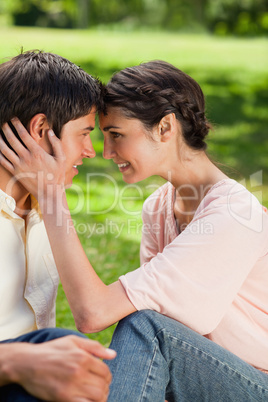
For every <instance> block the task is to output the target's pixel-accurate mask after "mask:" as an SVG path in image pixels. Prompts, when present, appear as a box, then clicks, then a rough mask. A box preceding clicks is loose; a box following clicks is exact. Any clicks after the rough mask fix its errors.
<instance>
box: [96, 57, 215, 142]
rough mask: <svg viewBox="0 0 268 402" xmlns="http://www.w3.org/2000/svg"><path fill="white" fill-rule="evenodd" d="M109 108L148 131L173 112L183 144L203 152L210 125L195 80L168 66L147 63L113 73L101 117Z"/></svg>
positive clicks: (161, 62)
mask: <svg viewBox="0 0 268 402" xmlns="http://www.w3.org/2000/svg"><path fill="white" fill-rule="evenodd" d="M109 107H120V109H121V110H122V112H123V114H124V115H125V116H126V117H129V118H136V119H139V120H140V121H141V122H142V123H143V124H144V126H145V127H146V128H147V129H149V130H150V129H152V128H153V127H154V126H155V125H156V124H158V123H159V122H160V120H161V119H162V118H163V117H164V116H166V115H168V114H169V113H174V114H175V115H176V118H177V120H178V121H179V122H180V124H181V127H182V131H183V136H184V139H185V141H186V143H187V144H188V145H189V146H190V147H192V148H194V149H206V143H205V141H204V139H205V137H206V135H207V134H208V132H209V130H210V128H211V125H210V124H209V122H208V121H207V119H206V116H205V100H204V94H203V92H202V90H201V88H200V86H199V85H198V84H197V82H196V81H195V80H193V79H192V78H191V77H190V76H189V75H187V74H185V73H184V72H182V71H181V70H179V69H177V68H176V67H174V66H173V65H171V64H169V63H166V62H164V61H161V60H156V61H150V62H148V63H142V64H140V65H139V66H134V67H128V68H125V69H124V70H122V71H119V72H118V73H116V74H114V75H113V77H112V78H111V80H110V81H109V83H108V84H107V86H106V90H105V95H104V109H103V112H104V114H105V113H107V108H109Z"/></svg>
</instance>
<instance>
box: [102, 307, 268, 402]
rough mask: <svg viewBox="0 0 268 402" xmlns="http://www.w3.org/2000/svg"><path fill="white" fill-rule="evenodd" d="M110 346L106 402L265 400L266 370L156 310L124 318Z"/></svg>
mask: <svg viewBox="0 0 268 402" xmlns="http://www.w3.org/2000/svg"><path fill="white" fill-rule="evenodd" d="M110 347H111V348H112V349H115V350H116V351H117V357H116V359H114V360H111V361H106V363H107V364H108V366H109V368H110V370H111V372H112V375H113V381H112V384H111V387H110V395H109V399H108V400H109V402H121V401H122V402H139V401H143V402H145V401H148V402H164V400H165V399H166V400H168V402H173V401H180V402H203V401H206V402H208V401H211V402H253V401H258V402H260V401H266V402H267V401H268V375H267V374H265V373H262V372H260V371H259V370H257V369H255V368H254V367H252V366H250V365H249V364H247V363H245V362H244V361H243V360H241V359H240V358H238V357H237V356H235V355H234V354H232V353H230V352H228V351H227V350H225V349H224V348H222V347H221V346H219V345H217V344H216V343H214V342H212V341H210V340H208V339H207V338H204V337H203V336H201V335H199V334H197V333H196V332H194V331H192V330H191V329H189V328H187V327H186V326H184V325H183V324H181V323H179V322H177V321H175V320H172V319H171V318H168V317H165V316H164V315H161V314H159V313H156V312H154V311H150V310H143V311H139V312H136V313H134V314H131V315H130V316H128V317H126V318H124V319H123V320H122V321H121V322H120V323H119V324H118V326H117V329H116V331H115V333H114V336H113V339H112V343H111V346H110Z"/></svg>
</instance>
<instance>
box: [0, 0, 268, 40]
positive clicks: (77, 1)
mask: <svg viewBox="0 0 268 402" xmlns="http://www.w3.org/2000/svg"><path fill="white" fill-rule="evenodd" d="M1 12H2V13H8V14H10V15H12V17H13V20H14V23H15V24H17V25H39V26H52V27H61V28H74V27H78V28H81V29H84V28H88V27H91V26H96V25H100V24H101V25H109V24H116V25H117V26H118V25H121V26H122V27H124V29H126V28H127V29H132V28H136V27H144V26H145V27H150V26H151V27H152V26H153V27H161V28H163V29H171V30H176V31H177V30H180V29H186V30H188V31H189V30H195V29H200V27H202V26H203V27H205V29H208V30H210V31H212V32H216V33H217V34H222V35H224V34H236V35H259V34H267V33H268V0H109V1H106V2H105V1H103V0H12V1H10V0H1V3H0V13H1Z"/></svg>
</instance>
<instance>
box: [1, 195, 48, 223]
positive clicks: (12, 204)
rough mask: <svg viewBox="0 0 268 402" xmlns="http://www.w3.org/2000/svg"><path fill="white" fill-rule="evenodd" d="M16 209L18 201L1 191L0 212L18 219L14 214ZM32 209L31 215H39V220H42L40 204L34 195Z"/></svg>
mask: <svg viewBox="0 0 268 402" xmlns="http://www.w3.org/2000/svg"><path fill="white" fill-rule="evenodd" d="M15 208H16V201H15V200H14V198H13V197H11V196H10V195H8V194H6V193H5V192H4V191H3V190H1V189H0V211H4V212H5V213H6V214H8V215H10V216H12V217H16V218H17V217H18V216H17V214H15V212H14V211H15ZM31 208H32V209H31V211H30V212H29V215H33V214H37V215H39V218H40V220H41V219H42V213H41V210H40V207H39V204H38V202H37V200H36V198H35V197H34V196H33V195H31Z"/></svg>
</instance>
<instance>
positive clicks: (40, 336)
mask: <svg viewBox="0 0 268 402" xmlns="http://www.w3.org/2000/svg"><path fill="white" fill-rule="evenodd" d="M67 335H78V336H82V337H84V335H82V334H80V333H79V332H75V331H69V330H67V329H61V328H46V329H41V330H38V331H33V332H29V333H28V334H25V335H22V336H19V337H18V338H15V339H8V340H6V341H3V342H0V343H13V342H29V343H43V342H48V341H52V340H53V339H57V338H62V337H63V336H67ZM0 401H1V402H36V401H41V399H38V398H35V397H34V396H32V395H30V394H28V393H27V392H26V391H25V390H24V389H23V388H22V387H21V386H20V385H18V384H9V385H5V386H4V387H0Z"/></svg>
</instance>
